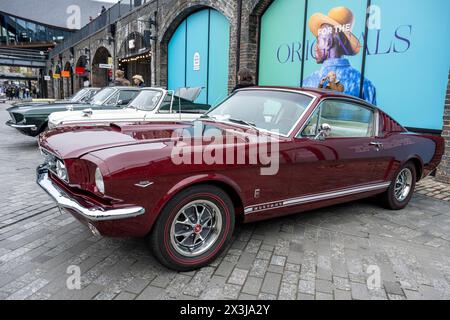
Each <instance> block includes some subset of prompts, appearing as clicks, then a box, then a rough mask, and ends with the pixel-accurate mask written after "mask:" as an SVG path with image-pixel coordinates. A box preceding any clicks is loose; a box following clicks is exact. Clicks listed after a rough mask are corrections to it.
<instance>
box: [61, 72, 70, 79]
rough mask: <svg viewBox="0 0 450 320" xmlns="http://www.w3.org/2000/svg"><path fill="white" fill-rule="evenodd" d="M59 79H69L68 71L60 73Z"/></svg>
mask: <svg viewBox="0 0 450 320" xmlns="http://www.w3.org/2000/svg"><path fill="white" fill-rule="evenodd" d="M61 77H63V78H70V71H61Z"/></svg>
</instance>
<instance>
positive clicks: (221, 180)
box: [150, 174, 244, 232]
mask: <svg viewBox="0 0 450 320" xmlns="http://www.w3.org/2000/svg"><path fill="white" fill-rule="evenodd" d="M199 185H210V186H211V185H212V186H215V187H217V188H220V189H222V190H223V191H224V192H226V193H227V194H228V196H229V197H230V199H231V201H232V202H233V206H234V209H235V217H236V219H239V220H240V221H242V220H243V218H244V204H243V200H242V197H241V194H242V193H241V188H240V187H239V186H238V184H237V183H236V182H234V181H233V180H232V179H230V178H228V177H226V176H223V175H208V174H204V175H198V176H192V177H188V178H186V179H183V180H181V181H179V182H178V183H177V184H175V185H174V186H173V187H172V188H171V189H170V190H169V191H168V192H167V193H166V195H165V196H164V197H163V198H162V199H161V200H160V201H159V202H158V204H157V205H156V206H155V211H154V212H153V214H154V215H155V217H156V218H155V221H156V220H157V219H158V216H159V214H160V212H161V211H162V210H163V209H164V207H165V206H166V205H167V203H168V202H169V201H170V200H171V199H172V198H173V197H174V196H175V195H177V194H178V193H180V192H182V191H184V190H186V189H189V188H192V187H195V186H199ZM153 225H154V223H153V224H152V229H153ZM150 232H151V231H150Z"/></svg>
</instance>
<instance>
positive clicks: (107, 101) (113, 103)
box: [6, 87, 139, 137]
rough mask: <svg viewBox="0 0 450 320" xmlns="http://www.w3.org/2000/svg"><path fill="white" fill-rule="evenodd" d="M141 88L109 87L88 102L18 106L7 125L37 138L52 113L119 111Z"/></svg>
mask: <svg viewBox="0 0 450 320" xmlns="http://www.w3.org/2000/svg"><path fill="white" fill-rule="evenodd" d="M138 93H139V88H132V87H107V88H104V89H102V90H100V91H99V92H97V93H96V94H95V95H94V96H93V97H92V98H91V99H90V100H89V101H88V102H84V103H78V102H77V103H73V102H65V103H63V102H60V103H46V104H38V105H17V106H13V107H11V108H9V109H7V111H8V112H9V114H10V116H11V120H9V121H7V122H6V125H8V126H10V127H13V128H16V129H17V130H19V131H20V132H21V133H23V134H25V135H28V136H32V137H35V136H37V135H39V134H40V133H42V132H43V131H45V130H46V129H47V126H48V117H49V115H50V114H51V113H52V112H57V111H63V110H84V109H88V108H89V109H118V108H122V107H124V106H125V105H127V104H128V103H129V102H130V101H131V100H132V99H133V98H134V97H135V96H136V95H137V94H138Z"/></svg>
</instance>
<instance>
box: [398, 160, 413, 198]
mask: <svg viewBox="0 0 450 320" xmlns="http://www.w3.org/2000/svg"><path fill="white" fill-rule="evenodd" d="M412 184H413V175H412V172H411V170H410V169H409V168H405V169H403V170H402V171H400V173H399V174H398V176H397V179H396V180H395V186H394V195H395V198H396V199H397V200H398V201H400V202H403V201H404V200H405V199H406V198H407V197H408V195H409V193H410V192H411V188H412Z"/></svg>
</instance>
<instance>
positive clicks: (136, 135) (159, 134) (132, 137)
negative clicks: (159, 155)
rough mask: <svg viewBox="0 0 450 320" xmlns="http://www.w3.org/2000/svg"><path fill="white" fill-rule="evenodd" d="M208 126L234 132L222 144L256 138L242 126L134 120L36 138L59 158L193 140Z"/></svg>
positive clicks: (60, 129) (63, 130)
mask: <svg viewBox="0 0 450 320" xmlns="http://www.w3.org/2000/svg"><path fill="white" fill-rule="evenodd" d="M208 129H215V130H216V132H221V133H224V132H225V130H226V135H227V137H230V135H234V139H227V142H226V143H230V144H231V143H233V144H234V143H249V142H250V141H251V140H252V139H249V138H251V135H253V136H255V137H256V132H253V133H250V134H249V133H246V134H245V135H244V134H243V133H242V127H237V126H233V125H227V124H223V123H215V122H210V121H200V120H199V121H194V122H152V123H148V122H137V123H136V122H135V123H113V124H110V125H97V126H94V125H90V126H82V125H80V126H66V127H58V128H56V129H52V130H48V131H46V132H44V133H43V134H42V135H41V136H40V138H39V145H40V147H41V148H44V149H47V150H49V151H50V152H53V153H55V154H57V155H58V156H59V157H61V158H62V159H70V158H79V157H82V156H83V155H85V154H87V153H90V152H95V151H99V150H103V149H108V148H117V147H122V146H129V145H136V144H146V143H160V142H171V141H172V142H175V141H177V140H181V139H182V140H183V141H185V140H186V137H187V136H188V137H189V138H192V139H195V135H196V132H197V133H198V132H200V133H202V132H208ZM217 130H219V131H217ZM277 139H278V137H277ZM200 141H201V139H200Z"/></svg>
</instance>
